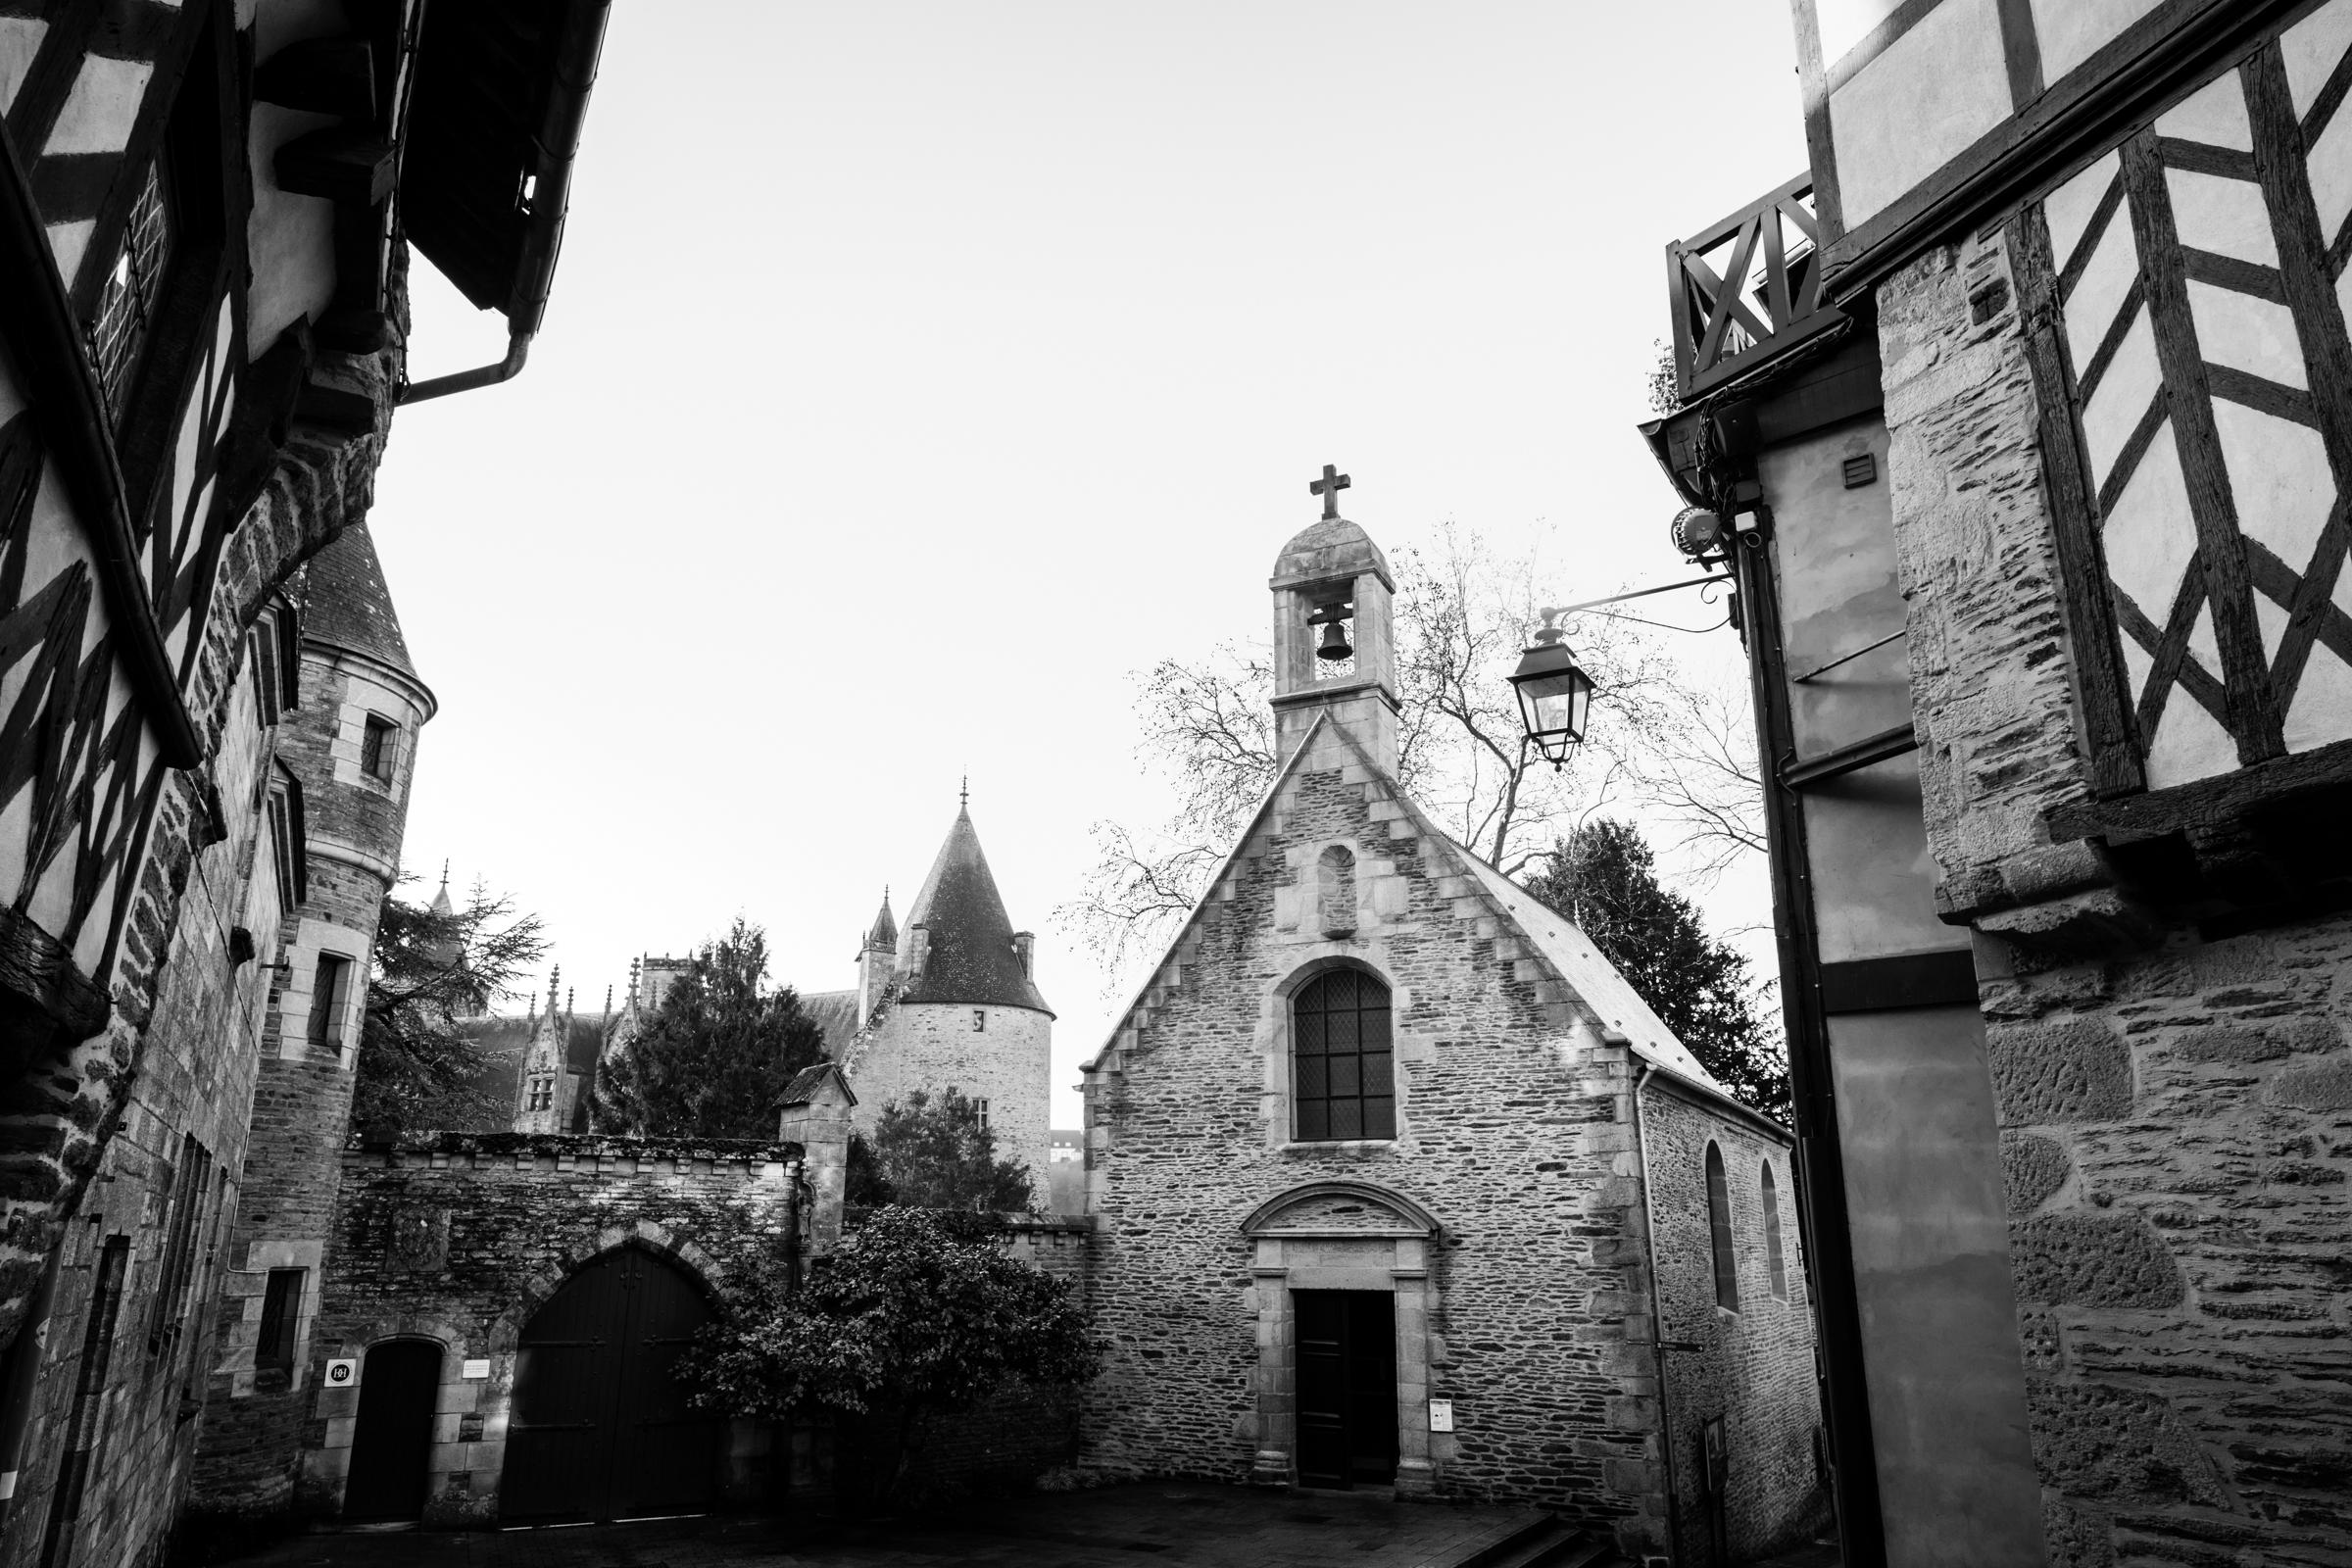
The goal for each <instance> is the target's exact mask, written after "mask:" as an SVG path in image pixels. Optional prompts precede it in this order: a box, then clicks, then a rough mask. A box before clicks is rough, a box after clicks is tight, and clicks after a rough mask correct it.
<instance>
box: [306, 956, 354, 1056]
mask: <svg viewBox="0 0 2352 1568" xmlns="http://www.w3.org/2000/svg"><path fill="white" fill-rule="evenodd" d="M358 961H359V960H357V959H356V958H354V957H352V956H351V955H350V954H348V953H337V952H335V951H334V950H333V949H331V948H321V949H319V961H318V964H317V966H316V967H315V968H314V969H313V970H312V971H311V975H312V978H311V1016H310V1024H309V1030H308V1035H307V1038H308V1039H309V1041H310V1043H311V1044H312V1045H314V1046H317V1047H319V1048H320V1049H321V1050H324V1049H326V1048H329V1047H332V1048H333V1049H335V1050H337V1051H340V1050H341V1049H342V1048H343V1014H344V1013H345V1012H346V1011H347V1010H348V1009H349V1007H350V1004H351V974H352V970H353V968H354V967H355V966H356V964H357V963H358Z"/></svg>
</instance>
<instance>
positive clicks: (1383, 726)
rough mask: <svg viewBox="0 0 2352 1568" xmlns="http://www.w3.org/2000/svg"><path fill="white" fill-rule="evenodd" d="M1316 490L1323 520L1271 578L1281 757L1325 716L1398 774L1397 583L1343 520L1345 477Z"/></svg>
mask: <svg viewBox="0 0 2352 1568" xmlns="http://www.w3.org/2000/svg"><path fill="white" fill-rule="evenodd" d="M1323 472H1324V477H1323V478H1322V479H1321V480H1319V481H1317V482H1316V485H1315V487H1314V488H1315V491H1316V493H1317V494H1319V495H1321V496H1322V497H1323V516H1322V520H1320V521H1319V522H1317V523H1315V524H1314V526H1312V527H1310V528H1308V529H1306V530H1305V531H1304V532H1302V533H1300V534H1299V535H1298V536H1297V537H1296V538H1294V539H1292V540H1291V542H1290V543H1289V544H1287V545H1284V546H1283V547H1282V554H1281V555H1280V556H1278V557H1276V558H1275V561H1274V575H1273V577H1272V579H1271V580H1270V581H1269V582H1268V583H1267V587H1269V588H1271V589H1272V590H1273V591H1274V720H1275V725H1276V747H1275V749H1276V751H1277V752H1278V753H1279V754H1280V755H1281V756H1282V757H1283V758H1285V759H1288V758H1289V757H1290V755H1291V753H1292V752H1294V751H1296V750H1297V749H1298V746H1299V741H1301V740H1303V739H1304V738H1305V737H1306V732H1307V731H1308V730H1310V729H1312V728H1313V727H1314V723H1315V720H1316V718H1318V717H1319V716H1321V715H1322V714H1325V713H1329V714H1330V715H1331V716H1332V717H1333V718H1334V719H1336V720H1338V721H1339V722H1340V723H1342V724H1344V725H1346V726H1347V727H1348V731H1349V732H1350V733H1351V734H1353V735H1354V736H1355V738H1356V741H1357V742H1358V744H1360V745H1361V746H1362V747H1363V748H1364V750H1365V751H1367V752H1369V753H1371V754H1372V760H1374V761H1375V762H1378V763H1379V764H1380V765H1381V766H1382V767H1383V768H1385V769H1387V770H1388V771H1390V772H1392V773H1393V772H1395V771H1396V769H1397V709H1398V707H1399V706H1400V705H1399V704H1398V702H1397V645H1396V640H1395V638H1394V637H1393V635H1392V633H1391V624H1390V622H1391V608H1390V601H1391V600H1392V599H1393V598H1394V596H1395V594H1396V591H1397V580H1396V578H1395V577H1394V576H1393V575H1392V574H1391V573H1390V571H1389V562H1388V558H1387V557H1386V556H1383V555H1382V554H1381V553H1380V547H1379V546H1378V545H1375V544H1374V543H1373V542H1372V541H1371V539H1370V538H1369V537H1368V536H1367V535H1366V534H1365V533H1364V530H1363V529H1361V528H1359V527H1357V526H1356V525H1355V524H1354V523H1352V522H1349V521H1348V519H1347V518H1346V517H1343V516H1341V515H1340V508H1339V492H1340V491H1341V490H1343V489H1345V488H1347V485H1348V476H1347V475H1346V474H1344V473H1343V474H1335V473H1334V472H1333V471H1332V470H1331V469H1330V468H1328V467H1326V468H1325V469H1324V470H1323Z"/></svg>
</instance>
